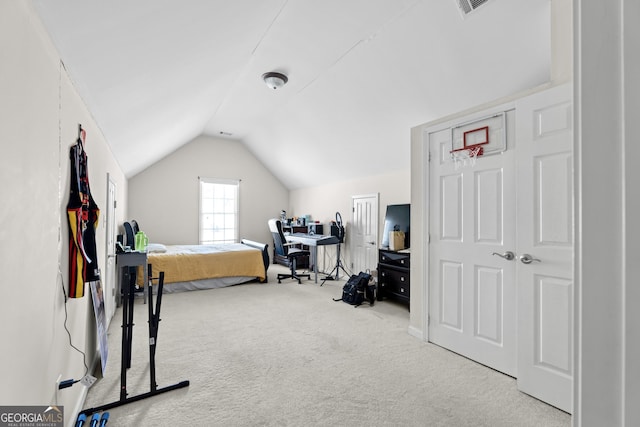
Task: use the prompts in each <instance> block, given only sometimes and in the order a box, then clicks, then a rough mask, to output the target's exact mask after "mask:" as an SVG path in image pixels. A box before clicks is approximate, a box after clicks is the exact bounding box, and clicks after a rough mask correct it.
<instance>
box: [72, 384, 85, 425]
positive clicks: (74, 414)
mask: <svg viewBox="0 0 640 427" xmlns="http://www.w3.org/2000/svg"><path fill="white" fill-rule="evenodd" d="M88 391H89V389H88V388H87V387H85V386H82V391H81V392H80V395H79V396H78V400H77V401H76V404H75V405H74V406H73V412H72V413H71V414H70V415H71V416H70V417H69V422H68V423H67V427H75V425H76V419H77V418H78V414H79V413H80V411H82V408H83V406H84V402H85V400H86V399H87V393H88Z"/></svg>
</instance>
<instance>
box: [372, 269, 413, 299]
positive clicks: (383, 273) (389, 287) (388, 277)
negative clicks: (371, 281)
mask: <svg viewBox="0 0 640 427" xmlns="http://www.w3.org/2000/svg"><path fill="white" fill-rule="evenodd" d="M378 286H379V288H380V292H381V294H382V295H383V296H385V295H388V294H395V295H398V296H403V297H406V298H409V295H410V290H411V285H410V284H409V271H403V270H397V269H394V268H387V267H385V266H381V265H379V266H378Z"/></svg>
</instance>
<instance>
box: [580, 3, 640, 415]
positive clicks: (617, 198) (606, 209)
mask: <svg viewBox="0 0 640 427" xmlns="http://www.w3.org/2000/svg"><path fill="white" fill-rule="evenodd" d="M574 10H575V33H574V34H575V45H574V48H575V57H574V61H575V62H574V66H575V98H576V102H575V104H576V112H575V117H576V142H575V147H576V148H575V152H576V167H577V171H576V177H577V179H576V184H577V189H576V211H577V212H578V229H579V230H580V231H581V233H580V236H579V240H578V241H577V248H576V284H577V285H579V286H578V288H577V290H578V292H577V293H576V306H577V307H579V308H580V310H579V311H577V312H576V318H575V321H576V325H577V327H578V329H577V331H576V343H575V346H576V360H575V366H576V375H575V377H576V379H575V387H574V401H575V405H576V408H575V413H576V415H575V416H574V424H575V425H582V426H602V425H607V426H637V425H640V405H638V402H640V364H639V363H640V362H639V361H640V327H639V326H638V325H640V315H638V313H639V311H638V307H639V306H640V291H639V287H638V277H639V276H640V263H638V259H640V244H639V243H638V242H640V227H639V226H638V217H639V215H640V193H639V192H638V190H637V184H638V182H640V169H639V168H638V167H637V166H636V162H637V159H638V156H640V148H639V144H638V134H640V129H639V128H640V123H639V122H638V117H640V87H639V86H638V81H637V75H638V72H640V45H639V43H640V30H639V29H638V26H637V25H635V23H634V20H636V19H637V17H638V15H639V14H640V4H639V2H638V0H611V1H607V2H599V1H593V0H575V1H574Z"/></svg>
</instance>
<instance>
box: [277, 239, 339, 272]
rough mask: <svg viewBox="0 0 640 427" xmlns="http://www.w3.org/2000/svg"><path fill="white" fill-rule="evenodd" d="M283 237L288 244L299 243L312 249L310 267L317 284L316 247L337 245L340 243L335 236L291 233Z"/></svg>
mask: <svg viewBox="0 0 640 427" xmlns="http://www.w3.org/2000/svg"><path fill="white" fill-rule="evenodd" d="M284 237H285V239H287V241H289V242H294V243H301V244H303V245H306V246H309V247H310V248H312V250H311V265H313V272H314V273H315V282H316V283H318V263H317V259H318V246H324V245H337V244H338V243H339V242H340V241H339V240H338V238H337V237H336V236H328V235H325V234H305V233H293V234H289V235H286V236H284Z"/></svg>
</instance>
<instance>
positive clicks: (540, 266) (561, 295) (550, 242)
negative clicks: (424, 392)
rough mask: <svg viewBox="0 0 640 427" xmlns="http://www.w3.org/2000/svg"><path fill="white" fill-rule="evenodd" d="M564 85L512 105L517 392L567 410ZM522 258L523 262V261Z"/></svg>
mask: <svg viewBox="0 0 640 427" xmlns="http://www.w3.org/2000/svg"><path fill="white" fill-rule="evenodd" d="M571 107H572V94H571V87H570V86H569V85H566V86H563V87H560V88H555V89H551V90H547V91H544V92H541V93H539V94H535V95H532V96H529V97H527V98H524V99H523V100H520V101H518V102H517V103H516V112H517V130H516V135H517V138H518V150H517V166H518V207H517V216H518V244H517V249H516V250H517V253H518V255H519V257H523V256H525V254H528V255H530V258H532V259H533V260H532V261H531V262H530V263H526V262H528V260H527V259H526V258H525V259H521V260H519V261H518V263H517V265H518V268H517V271H518V275H517V278H518V293H519V295H518V299H519V303H518V342H519V346H518V347H519V349H518V374H517V377H518V387H519V389H520V390H522V391H523V392H525V393H528V394H531V395H532V396H535V397H536V398H538V399H540V400H543V401H545V402H547V403H550V404H552V405H554V406H556V407H558V408H560V409H562V410H564V411H567V412H571V409H572V408H571V390H572V379H573V365H572V361H573V348H572V344H573V335H572V331H573V321H572V319H573V239H574V231H573V199H572V194H573V181H572V176H573V171H572V163H573V160H572V146H573V132H572V127H573V124H572V123H573V118H572V111H571V110H572V108H571ZM522 261H524V262H525V263H523V262H522Z"/></svg>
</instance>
